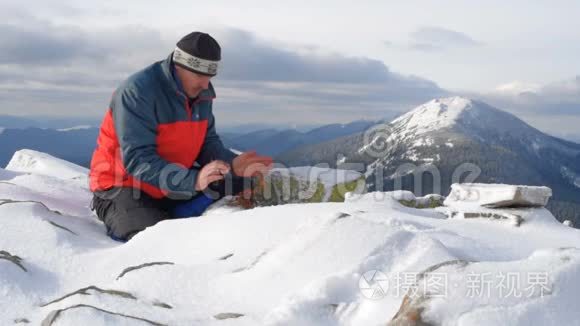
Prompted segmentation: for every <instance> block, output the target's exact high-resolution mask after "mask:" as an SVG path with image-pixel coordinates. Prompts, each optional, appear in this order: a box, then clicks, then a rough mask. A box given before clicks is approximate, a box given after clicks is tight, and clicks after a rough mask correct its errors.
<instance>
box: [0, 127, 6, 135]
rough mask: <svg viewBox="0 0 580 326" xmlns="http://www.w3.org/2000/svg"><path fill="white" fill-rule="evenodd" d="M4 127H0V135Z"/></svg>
mask: <svg viewBox="0 0 580 326" xmlns="http://www.w3.org/2000/svg"><path fill="white" fill-rule="evenodd" d="M4 129H6V128H3V127H0V135H2V133H3V132H4Z"/></svg>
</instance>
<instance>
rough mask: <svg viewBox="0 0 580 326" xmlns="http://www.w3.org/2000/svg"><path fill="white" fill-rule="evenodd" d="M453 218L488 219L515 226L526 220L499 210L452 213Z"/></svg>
mask: <svg viewBox="0 0 580 326" xmlns="http://www.w3.org/2000/svg"><path fill="white" fill-rule="evenodd" d="M449 217H451V218H488V219H492V220H507V221H509V222H511V224H512V225H514V226H520V225H521V224H522V223H523V222H524V219H523V218H522V217H521V216H520V215H517V214H511V213H507V212H502V211H500V210H498V211H497V212H492V211H452V212H451V213H450V216H449Z"/></svg>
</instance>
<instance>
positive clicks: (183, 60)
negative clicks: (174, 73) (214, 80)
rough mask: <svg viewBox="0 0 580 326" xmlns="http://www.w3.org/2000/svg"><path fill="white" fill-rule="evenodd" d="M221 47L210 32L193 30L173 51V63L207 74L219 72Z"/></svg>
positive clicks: (212, 74) (213, 74)
mask: <svg viewBox="0 0 580 326" xmlns="http://www.w3.org/2000/svg"><path fill="white" fill-rule="evenodd" d="M220 60H221V48H220V45H219V44H218V42H217V41H216V40H215V39H214V38H213V37H211V36H210V35H209V34H206V33H201V32H193V33H190V34H187V35H186V36H184V37H183V38H182V39H181V40H179V42H177V47H176V48H175V50H174V51H173V63H174V64H176V65H178V66H180V67H183V68H185V69H187V70H189V71H192V72H195V73H197V74H201V75H206V76H215V75H216V74H217V69H218V62H219V61H220Z"/></svg>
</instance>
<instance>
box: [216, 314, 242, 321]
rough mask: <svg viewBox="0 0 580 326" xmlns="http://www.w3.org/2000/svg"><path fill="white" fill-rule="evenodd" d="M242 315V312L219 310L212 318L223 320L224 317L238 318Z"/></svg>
mask: <svg viewBox="0 0 580 326" xmlns="http://www.w3.org/2000/svg"><path fill="white" fill-rule="evenodd" d="M243 316H244V314H239V313H236V312H220V313H219V314H217V315H214V316H213V318H215V319H217V320H224V319H232V318H240V317H243Z"/></svg>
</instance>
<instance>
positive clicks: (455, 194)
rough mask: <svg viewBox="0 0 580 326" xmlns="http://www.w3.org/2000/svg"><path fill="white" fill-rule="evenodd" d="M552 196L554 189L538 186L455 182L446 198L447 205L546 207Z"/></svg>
mask: <svg viewBox="0 0 580 326" xmlns="http://www.w3.org/2000/svg"><path fill="white" fill-rule="evenodd" d="M551 196H552V189H550V188H548V187H536V186H515V185H505V184H484V183H455V184H453V185H451V193H450V194H449V196H448V197H447V199H445V202H444V204H445V206H456V205H458V204H459V205H461V204H466V205H470V206H483V207H488V208H503V207H544V206H546V204H547V203H548V200H549V199H550V197H551Z"/></svg>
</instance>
